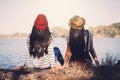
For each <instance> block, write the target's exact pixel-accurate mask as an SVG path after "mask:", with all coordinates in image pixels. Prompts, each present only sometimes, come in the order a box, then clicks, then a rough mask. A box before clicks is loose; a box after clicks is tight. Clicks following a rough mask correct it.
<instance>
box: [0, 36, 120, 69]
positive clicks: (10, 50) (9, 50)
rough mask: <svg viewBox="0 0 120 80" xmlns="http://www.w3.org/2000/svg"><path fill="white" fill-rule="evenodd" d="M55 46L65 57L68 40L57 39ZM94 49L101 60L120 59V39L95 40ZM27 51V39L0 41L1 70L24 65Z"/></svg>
mask: <svg viewBox="0 0 120 80" xmlns="http://www.w3.org/2000/svg"><path fill="white" fill-rule="evenodd" d="M55 46H58V47H59V48H60V50H61V52H62V54H63V56H64V54H65V50H66V40H65V39H63V38H62V39H61V38H56V39H55ZM94 47H95V50H96V53H97V55H98V58H99V60H101V59H102V58H103V57H104V56H105V53H111V54H113V55H117V56H118V57H120V55H119V54H120V39H113V38H105V39H99V38H97V39H96V38H95V39H94ZM26 51H27V47H26V39H0V68H13V67H15V66H16V65H23V64H24V61H25V54H26Z"/></svg>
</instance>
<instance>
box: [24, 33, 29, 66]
mask: <svg viewBox="0 0 120 80" xmlns="http://www.w3.org/2000/svg"><path fill="white" fill-rule="evenodd" d="M29 47H30V35H28V37H27V52H26V59H25V64H26V65H28V64H29V62H30V54H29Z"/></svg>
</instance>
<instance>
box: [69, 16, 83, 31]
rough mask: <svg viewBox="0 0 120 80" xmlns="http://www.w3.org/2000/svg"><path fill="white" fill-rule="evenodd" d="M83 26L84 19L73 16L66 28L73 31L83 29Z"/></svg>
mask: <svg viewBox="0 0 120 80" xmlns="http://www.w3.org/2000/svg"><path fill="white" fill-rule="evenodd" d="M84 24H85V19H84V18H82V17H80V16H78V15H75V16H73V17H72V18H71V19H70V20H69V23H68V26H70V27H72V28H73V29H79V30H81V29H83V28H84Z"/></svg>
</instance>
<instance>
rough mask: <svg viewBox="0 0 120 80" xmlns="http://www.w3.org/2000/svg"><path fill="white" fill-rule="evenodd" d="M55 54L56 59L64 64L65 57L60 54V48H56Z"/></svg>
mask: <svg viewBox="0 0 120 80" xmlns="http://www.w3.org/2000/svg"><path fill="white" fill-rule="evenodd" d="M54 52H55V58H56V59H57V60H58V61H59V63H60V64H61V65H63V64H64V59H63V56H62V54H61V52H60V49H59V48H58V47H54Z"/></svg>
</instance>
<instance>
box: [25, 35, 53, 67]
mask: <svg viewBox="0 0 120 80" xmlns="http://www.w3.org/2000/svg"><path fill="white" fill-rule="evenodd" d="M53 42H54V41H53V38H52V40H51V43H50V44H49V46H48V54H44V56H43V57H40V58H37V57H36V58H33V57H32V56H31V57H30V54H29V47H30V35H29V36H28V37H27V49H28V50H27V53H26V60H25V64H26V65H28V64H29V62H30V60H31V61H32V64H33V66H34V67H36V68H41V69H44V68H49V67H53V66H55V55H54V51H53V47H54V43H53Z"/></svg>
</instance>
